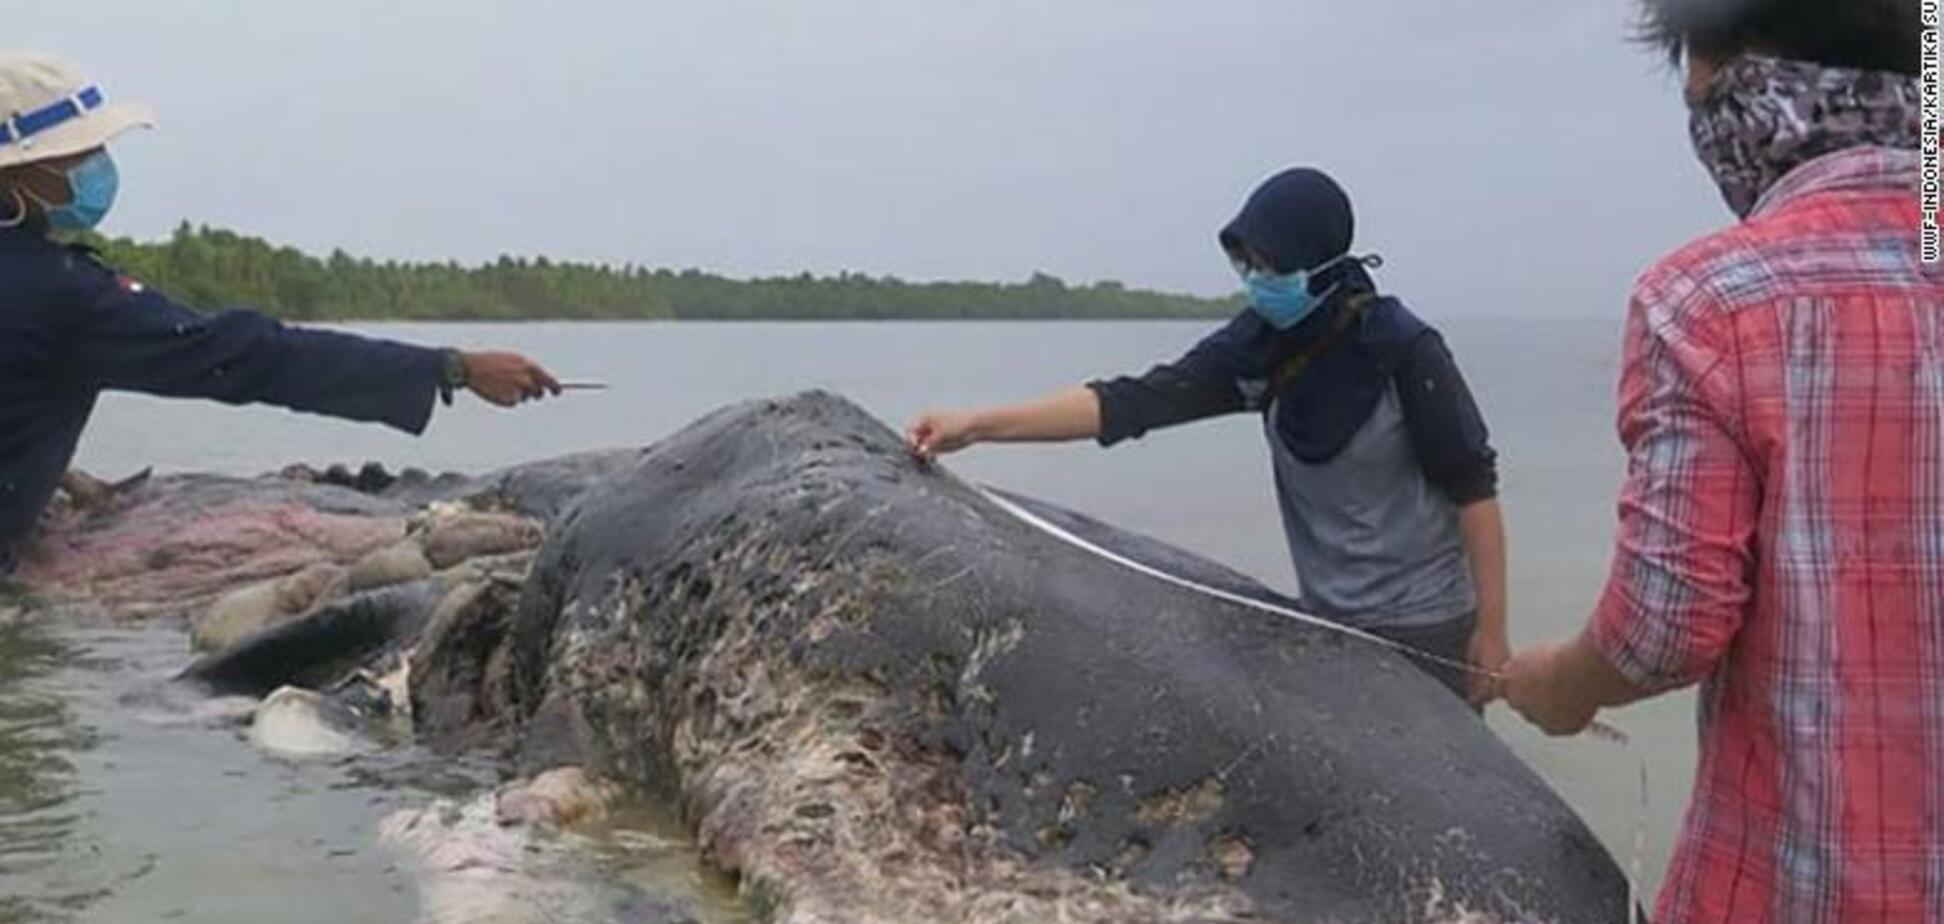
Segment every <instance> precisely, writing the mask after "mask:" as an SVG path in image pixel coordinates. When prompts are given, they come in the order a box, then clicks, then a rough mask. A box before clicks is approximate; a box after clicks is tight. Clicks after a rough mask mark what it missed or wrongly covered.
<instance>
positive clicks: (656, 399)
mask: <svg viewBox="0 0 1944 924" xmlns="http://www.w3.org/2000/svg"><path fill="white" fill-rule="evenodd" d="M1207 326H1208V325H1206V324H1202V323H1187V322H1165V323H1128V324H1110V323H997V324H995V323H957V324H747V325H741V324H706V325H705V324H660V325H606V324H599V325H555V324H535V325H508V326H500V325H382V326H374V327H370V328H366V330H367V331H368V332H371V333H374V334H377V335H380V336H388V337H396V338H401V339H406V340H412V341H417V342H422V343H427V344H438V345H459V346H472V347H488V346H497V347H506V348H511V349H518V350H522V351H525V352H528V353H530V354H531V355H533V356H535V357H537V358H540V359H542V360H543V361H544V362H546V363H547V364H548V365H550V366H551V367H552V368H554V369H555V370H556V371H557V372H558V373H559V374H560V375H561V376H562V377H567V378H576V379H598V380H602V381H605V382H608V383H609V384H610V385H611V386H612V388H611V390H609V391H606V392H599V393H575V394H571V395H569V396H567V397H564V398H562V399H559V400H557V401H553V402H547V403H543V404H541V405H538V406H534V407H529V408H525V409H521V410H518V411H514V412H503V411H495V410H490V409H487V408H485V407H483V406H481V405H478V404H477V403H462V404H461V405H460V406H458V407H455V408H450V409H442V410H441V411H440V413H439V414H438V416H437V418H436V419H435V421H434V423H433V426H432V429H431V430H430V432H429V433H427V434H426V435H425V436H424V437H422V438H418V439H413V438H411V437H406V436H403V435H398V434H393V433H390V432H388V431H385V430H382V429H377V428H370V427H356V426H349V425H345V424H340V423H337V422H333V421H327V420H322V419H318V418H313V417H305V416H300V415H294V414H289V413H285V412H282V411H276V410H269V409H260V408H256V409H236V408H228V407H222V406H218V405H213V404H204V403H189V402H164V401H158V400H153V399H146V398H141V397H124V396H112V397H110V398H109V399H107V400H106V401H104V403H103V405H102V407H101V409H100V411H99V413H98V414H97V416H96V419H95V422H94V425H93V427H92V428H91V429H90V431H89V432H88V435H87V437H86V439H85V440H84V442H83V445H82V450H81V458H80V464H81V465H83V466H84V467H87V468H89V469H90V470H92V471H94V472H95V473H96V474H99V475H103V476H108V477H118V476H121V475H124V474H127V473H130V472H132V471H135V470H137V469H140V468H142V467H146V466H155V467H157V468H158V469H160V470H164V471H170V470H191V469H193V470H213V471H223V472H232V473H244V474H254V473H258V472H263V471H269V470H274V469H277V468H280V467H281V466H283V465H285V464H287V463H290V462H296V461H304V462H310V463H312V464H319V463H331V462H348V463H358V462H362V461H364V460H367V459H376V460H381V461H384V462H385V463H387V464H388V465H391V466H394V467H396V466H402V465H417V466H420V467H425V468H430V469H435V470H441V469H451V470H462V471H475V472H476V471H483V470H486V469H490V468H493V467H497V466H501V465H507V464H511V463H516V462H521V461H526V460H532V459H537V458H542V457H546V456H550V455H556V454H561V453H566V452H573V451H577V450H582V449H594V448H607V447H617V446H636V445H643V444H647V443H650V442H653V441H654V440H656V439H657V438H659V437H661V436H664V435H666V434H668V433H670V432H671V431H673V430H675V429H676V428H679V427H680V426H682V425H684V424H686V423H688V422H689V421H691V420H693V419H694V418H696V417H698V416H700V415H701V414H703V413H705V412H707V411H709V410H711V409H713V408H716V407H718V406H721V405H723V404H725V403H729V402H733V401H738V400H743V399H747V398H753V397H761V396H772V395H782V394H789V393H792V392H795V391H798V390H802V389H806V388H825V389H830V390H833V391H836V392H840V393H842V394H845V395H847V396H849V397H851V398H852V399H854V400H856V401H858V402H859V403H861V404H862V405H864V406H865V407H866V408H868V409H870V410H872V411H873V412H875V413H876V414H878V415H879V416H880V417H881V418H883V419H885V420H886V421H887V422H891V423H893V424H900V423H902V422H903V421H905V420H906V419H908V418H909V417H910V416H911V415H913V414H914V413H916V412H918V411H920V410H921V409H923V408H926V407H931V406H949V405H957V404H965V403H973V402H990V401H1004V400H1012V399H1017V398H1022V397H1026V396H1029V395H1031V394H1034V393H1036V392H1038V391H1040V390H1043V389H1048V388H1055V387H1061V386H1066V385H1071V384H1074V383H1076V382H1079V381H1083V380H1086V379H1088V378H1092V377H1096V376H1102V375H1112V374H1117V373H1121V372H1129V371H1139V370H1141V369H1144V368H1146V366H1147V365H1148V364H1150V363H1152V362H1154V361H1156V360H1160V359H1164V358H1170V357H1172V356H1174V355H1176V354H1178V353H1179V352H1180V351H1181V350H1183V349H1184V348H1186V347H1187V346H1188V345H1190V344H1191V343H1192V342H1193V341H1194V340H1195V339H1196V338H1197V337H1198V336H1200V335H1201V334H1202V333H1203V332H1204V331H1205V330H1206V328H1207ZM1445 328H1446V334H1447V336H1448V339H1449V340H1450V341H1451V343H1452V345H1453V348H1454V350H1455V351H1456V352H1457V354H1458V357H1459V361H1460V363H1461V365H1462V366H1463V367H1464V368H1465V370H1466V373H1467V375H1468V376H1469V377H1470V379H1471V381H1472V384H1473V387H1474V389H1475V390H1476V391H1477V393H1478V396H1479V399H1480V402H1481V404H1482V405H1483V407H1484V410H1485V413H1486V416H1487V417H1488V419H1489V421H1490V423H1491V425H1492V429H1493V432H1494V435H1495V438H1496V442H1497V444H1498V447H1499V449H1500V452H1501V454H1502V457H1503V479H1504V500H1505V504H1506V508H1507V513H1508V516H1509V520H1510V531H1511V552H1512V599H1513V627H1514V634H1515V636H1516V638H1517V639H1520V640H1526V641H1531V640H1537V639H1544V638H1552V637H1558V636H1562V635H1565V634H1568V633H1571V632H1573V631H1576V630H1577V629H1578V627H1579V626H1580V624H1581V622H1582V621H1583V619H1584V618H1585V615H1586V613H1587V612H1588V609H1589V607H1590V606H1591V604H1592V601H1593V598H1594V595H1595V594H1596V592H1597V590H1598V587H1599V581H1600V579H1601V577H1602V576H1603V574H1604V570H1605V566H1606V561H1607V556H1608V553H1609V542H1610V538H1611V535H1612V504H1613V497H1614V494H1615V490H1616V488H1617V485H1618V479H1619V474H1620V470H1621V463H1622V458H1621V455H1620V452H1619V448H1618V446H1617V444H1616V442H1615V440H1614V437H1613V435H1612V433H1613V427H1612V416H1613V415H1612V403H1613V399H1612V394H1613V383H1614V380H1615V377H1616V375H1617V369H1616V357H1617V356H1618V353H1619V327H1618V323H1617V320H1616V322H1614V323H1599V322H1594V323H1587V322H1547V321H1466V322H1454V323H1449V324H1446V325H1445ZM1261 440H1262V436H1261V431H1260V428H1259V424H1258V423H1257V422H1256V421H1255V420H1254V419H1252V418H1247V417H1238V418H1234V419H1230V420H1222V421H1213V422H1208V423H1204V424H1199V425H1195V426H1191V427H1185V428H1181V429H1178V430H1174V431H1170V432H1165V433H1158V434H1153V435H1150V436H1149V437H1148V438H1146V439H1144V440H1142V441H1139V442H1138V443H1136V444H1133V445H1128V446H1123V447H1116V448H1115V449H1113V450H1111V451H1102V450H1100V449H1098V448H1097V447H1094V446H1092V445H1091V444H1084V445H1074V446H1059V447H981V448H978V449H975V450H973V451H971V452H969V453H966V454H963V455H961V456H959V457H955V458H954V459H952V460H951V463H950V464H951V465H952V466H953V467H955V468H957V469H958V470H959V471H961V472H962V473H965V474H968V475H971V476H974V477H977V478H979V479H982V480H985V481H990V482H993V483H996V484H999V485H1002V486H1005V487H1008V488H1011V489H1015V490H1019V491H1023V492H1027V493H1030V494H1034V495H1037V496H1040V497H1044V498H1047V499H1049V500H1053V501H1056V502H1059V503H1062V504H1065V505H1067V506H1071V507H1074V508H1077V509H1079V510H1083V511H1087V512H1089V513H1091V514H1094V515H1096V516H1099V517H1101V518H1103V519H1106V520H1108V521H1110V522H1114V523H1116V524H1119V525H1122V526H1125V527H1128V528H1131V529H1134V530H1137V531H1141V532H1145V533H1149V534H1151V535H1154V536H1158V537H1160V538H1163V539H1166V540H1169V541H1171V542H1174V543H1176V544H1179V545H1182V546H1185V547H1187V548H1190V549H1193V550H1195V551H1197V552H1200V553H1202V554H1204V555H1207V556H1209V557H1212V558H1215V559H1217V560H1220V561H1223V562H1226V563H1228V564H1230V565H1232V566H1234V567H1236V568H1238V569H1240V570H1243V571H1245V572H1248V573H1250V574H1253V575H1255V576H1257V577H1259V578H1261V579H1263V580H1264V581H1266V582H1268V583H1270V584H1272V585H1274V586H1278V587H1284V588H1288V587H1289V586H1290V584H1291V579H1290V574H1289V566H1288V562H1287V559H1286V558H1285V555H1284V552H1283V539H1282V534H1281V527H1280V524H1279V523H1278V521H1277V513H1276V506H1275V502H1274V497H1273V493H1272V489H1271V486H1270V470H1269V460H1268V457H1267V455H1266V453H1265V450H1264V447H1263V445H1262V442H1261ZM0 645H11V646H12V648H11V649H9V648H6V647H0V668H4V667H6V665H7V664H8V663H9V662H10V661H12V662H17V663H18V665H20V666H18V667H15V668H11V669H9V670H10V671H11V673H4V672H0V723H5V724H0V896H6V895H8V894H10V893H24V894H29V895H32V896H35V903H34V905H33V908H34V910H33V912H32V914H33V915H35V916H46V915H47V914H49V913H50V911H49V909H50V908H62V907H65V908H67V909H69V911H70V912H71V914H72V916H73V918H74V919H76V920H87V921H136V920H151V919H154V918H155V917H157V916H159V915H161V914H163V913H168V912H172V911H173V912H179V913H188V915H189V917H191V918H193V919H195V920H201V921H239V922H241V921H256V920H261V919H264V915H265V914H266V913H274V917H275V918H276V919H277V920H280V921H290V922H298V921H318V922H325V921H330V922H341V921H342V920H344V919H345V915H346V913H347V911H348V910H350V909H353V908H355V909H356V910H357V911H359V912H361V913H357V914H352V917H354V918H358V919H366V918H369V919H395V918H397V917H399V916H401V915H402V914H403V911H402V910H401V909H402V908H405V907H409V894H408V893H409V889H408V888H405V887H404V886H402V885H401V884H400V883H399V882H398V881H397V874H396V871H395V870H392V869H390V868H389V867H388V865H387V863H386V861H385V859H384V857H383V855H382V854H377V853H374V852H373V851H372V850H371V847H370V841H371V837H372V834H371V832H372V830H373V828H374V826H375V824H376V819H377V818H378V817H380V816H381V815H382V814H383V811H384V810H386V809H388V808H390V807H391V806H393V805H394V804H397V803H398V802H400V801H401V800H405V801H409V799H410V798H412V796H411V794H409V793H407V794H403V795H401V794H399V793H396V792H393V791H391V790H390V789H374V788H372V787H370V786H366V785H362V784H361V783H360V782H359V780H358V778H357V777H356V775H355V774H352V773H350V772H349V771H347V770H346V769H345V768H341V767H340V768H333V767H322V768H319V767H309V768H291V767H288V766H285V765H280V764H277V763H275V762H272V761H268V760H266V759H264V758H261V757H259V756H257V755H255V754H253V753H250V752H249V751H248V750H247V749H246V748H244V747H243V746H241V745H240V743H238V742H236V741H235V740H234V736H233V735H232V736H228V737H225V736H224V735H221V734H211V733H208V732H206V731H203V732H189V731H182V730H163V731H158V730H156V729H154V728H152V727H151V726H148V725H144V724H142V723H140V722H136V721H133V720H131V719H130V718H129V715H128V710H127V709H126V708H124V707H123V706H122V705H121V702H120V698H119V694H118V693H117V691H118V690H119V689H120V688H121V687H122V686H124V685H125V684H126V683H127V682H128V680H129V679H130V678H131V677H139V676H148V675H156V674H160V673H165V672H166V671H167V670H169V669H172V668H173V666H175V665H176V664H178V663H180V660H181V659H182V658H185V657H186V642H184V641H182V640H180V639H179V638H177V637H175V636H172V635H168V634H165V633H156V632H136V633H126V632H124V633H112V632H111V633H102V632H94V633H92V634H79V633H56V634H55V637H54V638H51V639H43V638H17V637H16V638H0ZM16 649H17V650H16ZM1691 716H1692V700H1691V698H1689V697H1687V696H1677V697H1671V698H1668V699H1664V700H1661V701H1657V702H1654V703H1649V704H1646V705H1643V706H1639V707H1635V708H1633V709H1630V710H1625V711H1622V712H1620V713H1618V714H1616V716H1615V717H1614V718H1615V720H1616V722H1617V724H1619V725H1620V726H1622V727H1623V728H1624V729H1625V730H1627V731H1628V732H1629V733H1630V734H1631V736H1632V737H1633V740H1634V747H1635V748H1636V749H1637V751H1638V752H1639V753H1640V754H1642V755H1644V757H1645V760H1646V761H1647V764H1648V769H1649V772H1650V778H1651V780H1652V783H1653V786H1652V792H1651V799H1650V802H1649V804H1648V805H1647V807H1646V808H1645V809H1644V811H1643V809H1642V803H1641V797H1640V792H1639V785H1638V781H1637V769H1636V764H1635V761H1634V758H1633V757H1632V756H1631V755H1630V754H1628V753H1626V752H1623V751H1621V750H1620V749H1618V748H1616V747H1615V746H1613V745H1608V744H1603V743H1594V742H1591V741H1566V742H1562V741H1551V740H1547V739H1545V738H1543V737H1541V736H1539V735H1537V734H1536V733H1533V732H1531V731H1530V730H1529V729H1527V728H1526V727H1524V726H1523V725H1522V724H1521V723H1519V722H1518V721H1517V720H1516V719H1515V718H1513V717H1511V716H1509V715H1508V714H1506V713H1505V712H1504V710H1503V709H1502V708H1497V709H1495V710H1494V714H1493V715H1492V716H1491V721H1492V724H1493V727H1494V728H1495V729H1497V730H1498V731H1499V732H1500V733H1501V734H1502V735H1503V736H1504V737H1505V739H1506V740H1507V741H1508V742H1510V744H1511V746H1512V747H1513V748H1514V750H1516V751H1517V752H1518V753H1519V754H1520V755H1521V756H1522V757H1524V758H1525V759H1526V760H1528V761H1529V762H1530V763H1532V764H1533V766H1535V767H1536V768H1537V769H1538V770H1539V771H1540V772H1541V773H1542V774H1543V775H1544V776H1545V777H1546V778H1547V779H1548V780H1550V781H1551V782H1552V783H1553V785H1554V786H1555V787H1556V788H1557V789H1558V790H1559V791H1560V792H1561V793H1562V794H1563V795H1564V796H1565V797H1566V798H1567V799H1568V801H1570V802H1571V803H1572V804H1573V805H1574V806H1576V807H1577V808H1578V809H1579V810H1580V812H1581V813H1582V814H1583V815H1584V816H1585V817H1586V818H1587V819H1588V820H1589V821H1590V822H1591V823H1592V825H1593V826H1594V828H1595V829H1596V830H1597V831H1598V832H1599V833H1600V835H1601V836H1602V837H1603V838H1605V839H1606V841H1607V843H1608V844H1609V845H1610V846H1611V847H1612V848H1613V850H1614V853H1615V855H1616V856H1618V857H1620V858H1621V859H1622V861H1623V862H1625V861H1627V860H1628V859H1629V858H1630V857H1631V855H1632V852H1633V851H1632V843H1633V828H1634V826H1635V824H1636V821H1637V820H1638V819H1641V818H1644V819H1645V824H1646V831H1647V844H1648V847H1647V850H1646V852H1645V855H1644V857H1643V858H1642V859H1643V861H1644V876H1643V879H1644V882H1643V884H1644V885H1646V886H1647V887H1648V888H1650V889H1651V888H1652V887H1653V886H1654V884H1655V883H1657V882H1658V881H1659V878H1660V872H1661V868H1662V866H1663V865H1664V863H1665V858H1666V854H1667V850H1668V847H1669V844H1670V840H1671V838H1672V836H1673V834H1674V830H1675V827H1676V822H1677V820H1678V816H1679V811H1680V808H1681V807H1682V804H1683V803H1684V801H1685V796H1686V792H1687V788H1688V784H1689V778H1690V776H1691V774H1692V767H1693V737H1694V736H1693V731H1692V719H1691ZM54 857H59V858H61V860H60V862H53V858H54ZM10 886H15V887H13V888H10ZM326 896H355V898H352V899H349V900H350V901H351V902H352V904H351V905H348V906H347V905H346V904H345V900H344V899H327V898H326ZM8 901H9V900H8V899H6V898H4V897H0V921H7V920H11V919H12V917H10V912H12V913H13V914H15V915H18V916H26V915H27V912H26V911H23V910H21V909H24V908H26V906H25V905H16V906H12V907H10V906H9V904H8ZM185 909H194V910H193V912H187V911H185Z"/></svg>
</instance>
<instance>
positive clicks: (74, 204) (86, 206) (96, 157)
mask: <svg viewBox="0 0 1944 924" xmlns="http://www.w3.org/2000/svg"><path fill="white" fill-rule="evenodd" d="M43 169H44V170H45V172H47V173H51V174H53V175H55V176H58V177H61V178H62V179H65V180H67V184H68V201H67V204H66V205H54V204H53V203H50V202H47V201H45V200H42V199H41V198H40V197H39V196H34V198H35V200H36V201H39V202H40V204H41V209H42V210H43V211H44V212H46V213H47V223H48V224H49V225H51V226H53V227H54V228H55V230H58V231H90V230H93V229H94V227H95V226H96V225H99V224H101V220H102V219H103V218H106V217H108V210H109V209H112V208H114V207H115V194H116V193H117V192H119V191H120V190H121V172H120V171H118V170H116V169H115V161H114V158H111V157H109V156H108V152H107V151H96V152H95V153H94V154H93V155H91V156H89V157H88V159H86V160H83V161H82V162H80V163H78V164H75V165H74V166H72V167H69V168H68V169H67V170H66V171H65V172H63V171H59V170H52V169H46V168H43ZM28 195H33V194H32V193H28Z"/></svg>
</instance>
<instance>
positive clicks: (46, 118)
mask: <svg viewBox="0 0 1944 924" xmlns="http://www.w3.org/2000/svg"><path fill="white" fill-rule="evenodd" d="M102 102H104V100H103V99H102V96H101V89H100V88H99V87H84V88H83V89H82V90H81V92H79V93H76V94H74V95H73V96H70V97H68V98H67V99H64V100H61V101H60V102H58V103H52V104H49V105H46V106H42V107H41V108H39V109H36V110H34V111H33V112H23V113H21V114H19V115H17V116H14V117H13V118H11V119H8V120H6V121H5V122H0V147H6V146H7V145H10V144H18V143H20V142H23V141H26V140H27V139H29V138H32V137H34V136H35V135H38V134H40V133H41V132H44V131H48V130H49V129H52V128H55V127H56V126H59V125H64V124H66V123H68V122H72V121H74V120H75V119H78V118H81V117H82V116H84V115H87V114H88V113H89V112H91V111H93V110H95V109H99V108H101V104H102Z"/></svg>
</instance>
